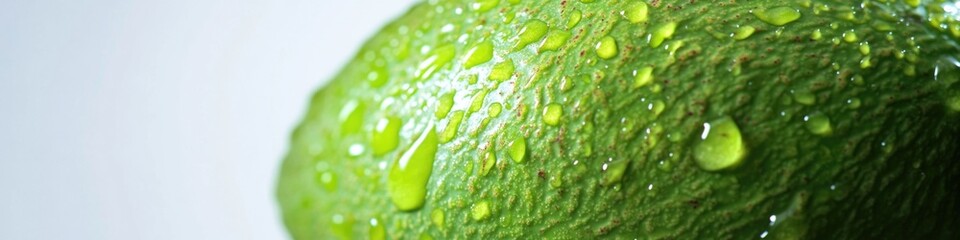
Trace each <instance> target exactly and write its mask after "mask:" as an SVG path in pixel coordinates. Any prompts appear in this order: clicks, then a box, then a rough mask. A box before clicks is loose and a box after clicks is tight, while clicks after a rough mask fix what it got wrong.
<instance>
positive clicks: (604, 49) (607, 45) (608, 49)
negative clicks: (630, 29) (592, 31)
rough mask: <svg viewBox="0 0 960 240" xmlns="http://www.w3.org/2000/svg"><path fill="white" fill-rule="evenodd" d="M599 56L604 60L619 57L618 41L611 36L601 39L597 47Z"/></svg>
mask: <svg viewBox="0 0 960 240" xmlns="http://www.w3.org/2000/svg"><path fill="white" fill-rule="evenodd" d="M595 48H596V50H597V56H599V57H600V58H603V59H610V58H612V57H614V56H617V40H615V39H613V37H610V36H604V37H603V38H600V41H598V42H597V45H596V47H595Z"/></svg>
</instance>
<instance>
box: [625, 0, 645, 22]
mask: <svg viewBox="0 0 960 240" xmlns="http://www.w3.org/2000/svg"><path fill="white" fill-rule="evenodd" d="M620 15H623V17H625V18H627V20H628V21H630V22H631V23H641V22H646V21H647V4H646V3H644V2H640V1H636V2H631V3H630V4H629V5H627V8H626V9H625V10H623V11H620Z"/></svg>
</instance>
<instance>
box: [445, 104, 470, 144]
mask: <svg viewBox="0 0 960 240" xmlns="http://www.w3.org/2000/svg"><path fill="white" fill-rule="evenodd" d="M451 114H452V115H450V121H449V122H447V126H446V127H444V128H443V132H441V133H440V142H442V143H447V142H450V140H453V137H456V136H457V130H458V129H459V128H460V122H462V121H463V114H464V112H463V110H457V111H453V113H451Z"/></svg>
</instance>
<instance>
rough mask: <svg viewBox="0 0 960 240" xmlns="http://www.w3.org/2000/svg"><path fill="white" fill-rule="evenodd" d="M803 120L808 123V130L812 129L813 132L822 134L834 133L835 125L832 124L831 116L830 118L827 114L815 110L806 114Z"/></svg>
mask: <svg viewBox="0 0 960 240" xmlns="http://www.w3.org/2000/svg"><path fill="white" fill-rule="evenodd" d="M803 121H804V122H805V123H806V124H805V125H806V126H807V130H810V132H812V133H813V134H816V135H820V136H829V135H831V134H833V126H832V125H831V124H830V118H828V117H827V115H826V114H823V113H821V112H815V113H812V114H810V115H807V116H804V117H803Z"/></svg>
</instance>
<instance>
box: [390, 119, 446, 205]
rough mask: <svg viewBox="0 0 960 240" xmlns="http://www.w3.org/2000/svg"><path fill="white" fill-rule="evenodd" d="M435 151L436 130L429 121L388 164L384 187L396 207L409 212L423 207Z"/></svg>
mask: <svg viewBox="0 0 960 240" xmlns="http://www.w3.org/2000/svg"><path fill="white" fill-rule="evenodd" d="M436 153H437V133H436V132H435V131H434V127H433V124H430V125H429V126H427V127H426V129H424V130H423V133H422V134H420V137H419V138H417V140H416V141H414V142H413V144H411V145H410V147H409V148H408V149H407V150H406V151H404V152H403V155H400V157H399V158H397V160H396V162H394V163H393V166H391V167H390V175H389V176H388V177H387V178H388V179H387V186H388V188H387V190H388V193H389V195H390V200H392V201H393V204H394V205H395V206H396V207H397V209H400V210H401V211H411V210H416V209H419V208H420V207H422V206H423V203H424V201H425V199H426V196H427V181H428V180H430V173H431V171H433V161H434V159H435V158H436Z"/></svg>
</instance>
